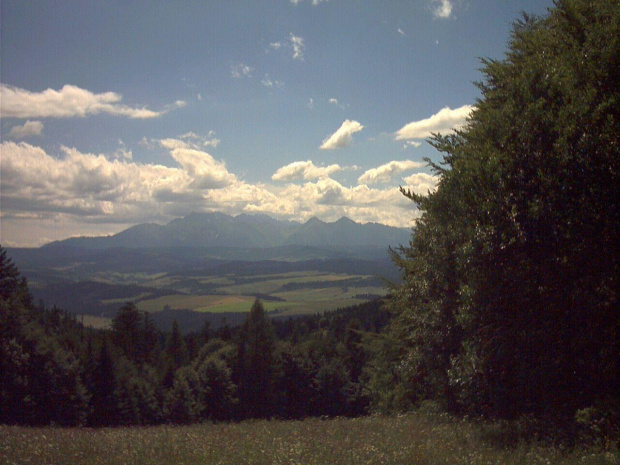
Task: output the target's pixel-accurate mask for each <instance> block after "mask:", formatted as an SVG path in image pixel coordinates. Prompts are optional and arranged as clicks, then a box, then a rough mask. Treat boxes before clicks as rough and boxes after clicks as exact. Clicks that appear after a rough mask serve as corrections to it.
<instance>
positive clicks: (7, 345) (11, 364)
mask: <svg viewBox="0 0 620 465" xmlns="http://www.w3.org/2000/svg"><path fill="white" fill-rule="evenodd" d="M0 286H1V289H0V291H1V295H0V373H2V376H0V422H2V423H9V424H28V425H42V424H48V423H51V422H54V423H57V424H61V425H77V424H82V423H83V422H84V421H85V419H86V416H87V413H88V393H87V391H86V389H85V388H84V385H83V384H82V380H81V378H80V374H81V370H80V364H79V360H78V359H77V357H76V356H75V355H74V354H73V353H71V352H70V351H68V350H66V349H65V348H64V347H63V344H62V342H63V340H62V338H61V337H60V335H59V334H58V332H56V331H55V329H56V328H54V327H48V328H46V327H44V326H43V325H42V324H41V323H40V321H39V320H38V318H37V317H38V316H39V315H37V314H36V313H35V309H34V308H33V306H32V299H31V297H30V294H29V291H28V287H27V284H26V280H25V279H24V278H22V277H21V275H20V273H19V271H18V270H17V268H16V267H15V265H14V264H13V263H12V262H11V260H10V259H7V257H6V252H5V250H4V249H1V248H0ZM43 319H44V320H45V319H46V318H43Z"/></svg>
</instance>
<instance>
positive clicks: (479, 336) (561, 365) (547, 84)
mask: <svg viewBox="0 0 620 465" xmlns="http://www.w3.org/2000/svg"><path fill="white" fill-rule="evenodd" d="M482 72H483V74H484V79H483V81H482V82H481V83H479V84H478V86H479V88H480V90H481V92H482V97H481V98H480V99H479V101H478V102H477V104H476V109H475V111H474V112H473V113H472V115H471V117H470V120H469V122H468V125H467V126H466V127H465V128H464V129H463V130H462V131H459V132H457V134H456V135H452V136H439V135H437V136H435V137H433V139H432V140H431V144H432V145H434V146H435V147H436V148H437V149H438V150H439V151H440V152H442V153H444V159H443V163H442V165H441V166H436V165H433V166H434V168H435V170H436V171H437V172H438V174H439V175H440V182H439V187H438V190H437V191H436V192H434V193H432V194H430V195H429V196H427V197H420V196H417V195H414V194H411V193H409V192H404V194H405V195H407V196H408V197H410V198H411V199H412V200H414V201H415V202H416V203H417V204H418V205H419V208H420V209H421V211H422V212H423V216H422V218H421V219H420V220H419V221H418V223H417V226H416V228H415V232H414V236H413V238H412V242H411V244H410V247H407V248H404V249H402V250H400V251H399V253H398V254H397V255H396V256H395V260H396V261H397V263H398V264H399V265H400V266H401V268H402V270H403V275H404V278H405V280H406V282H405V284H403V285H402V286H399V287H397V288H396V289H395V291H394V292H393V300H392V305H391V307H392V310H393V311H394V313H395V315H396V318H395V321H394V324H393V325H392V328H391V337H393V338H394V339H396V340H397V341H399V342H400V344H402V346H401V349H400V352H399V353H398V354H397V355H396V359H397V360H398V363H399V369H398V372H397V373H394V375H393V376H392V379H395V380H398V382H399V386H398V387H396V388H395V390H399V392H400V394H399V395H400V396H401V399H403V398H404V399H408V400H409V401H411V402H419V401H420V400H422V399H425V398H433V399H436V400H438V401H440V402H441V403H443V404H444V406H445V407H447V408H450V409H453V410H457V411H464V412H472V413H476V414H486V415H491V416H498V417H505V418H511V417H515V416H519V415H523V414H534V415H536V416H540V417H546V418H553V419H555V421H556V422H557V421H564V422H569V421H572V420H573V417H574V415H575V412H576V411H577V410H579V409H582V408H584V407H587V406H591V405H593V404H595V403H596V402H603V401H605V399H608V398H611V397H613V396H616V395H617V392H616V391H617V380H618V374H619V373H618V357H617V355H618V353H619V346H618V341H619V339H618V324H619V319H618V314H617V306H618V301H617V290H618V284H619V283H618V276H619V271H620V267H619V260H618V259H619V253H618V244H619V241H618V237H619V234H618V232H619V231H618V227H619V224H620V222H619V219H620V218H619V217H618V216H619V214H620V209H619V208H618V207H619V206H618V199H619V198H620V192H619V187H620V184H619V179H618V173H619V168H620V166H619V164H620V157H619V151H618V148H619V143H620V140H619V138H620V136H619V133H620V132H619V131H618V125H619V122H620V121H619V120H620V113H619V107H618V82H620V74H619V73H620V67H619V63H618V6H617V2H613V1H611V0H603V1H598V2H592V1H589V0H562V1H558V2H557V3H556V7H555V8H554V9H552V10H551V11H550V14H549V15H548V17H546V18H532V17H528V16H524V18H523V19H522V20H520V21H518V22H517V23H515V25H514V28H513V33H512V37H511V40H510V43H509V48H508V52H507V54H506V56H505V58H504V59H503V60H501V61H500V60H483V69H482ZM390 356H394V354H393V353H392V354H391V355H390ZM387 369H388V367H387V366H385V365H384V366H383V370H384V371H383V375H382V376H383V377H384V378H385V379H389V378H390V376H389V373H387V372H386V370H387ZM379 378H380V376H376V380H378V379H379Z"/></svg>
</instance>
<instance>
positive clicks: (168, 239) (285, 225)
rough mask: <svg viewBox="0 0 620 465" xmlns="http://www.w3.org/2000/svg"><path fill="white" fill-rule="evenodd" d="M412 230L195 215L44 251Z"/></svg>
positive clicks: (392, 240)
mask: <svg viewBox="0 0 620 465" xmlns="http://www.w3.org/2000/svg"><path fill="white" fill-rule="evenodd" d="M410 236H411V230H410V229H406V228H395V227H391V226H386V225H383V224H378V223H366V224H360V223H356V222H355V221H352V220H350V219H349V218H346V217H343V218H341V219H339V220H338V221H335V222H332V223H326V222H323V221H321V220H319V219H318V218H311V219H310V220H308V221H307V222H305V223H297V222H294V221H279V220H276V219H274V218H271V217H270V216H267V215H262V214H259V215H247V214H241V215H238V216H229V215H226V214H224V213H192V214H190V215H188V216H186V217H184V218H178V219H175V220H172V221H171V222H169V223H168V224H164V225H159V224H154V223H145V224H139V225H136V226H133V227H130V228H128V229H126V230H124V231H121V232H119V233H118V234H114V235H111V236H105V237H74V238H70V239H65V240H62V241H56V242H52V243H50V244H48V245H46V246H44V247H45V248H51V247H58V246H70V247H78V248H83V249H108V248H130V249H137V248H162V247H167V248H170V247H192V248H195V247H241V248H258V249H262V248H274V247H283V246H310V247H321V248H324V247H329V248H350V247H381V248H387V247H388V246H392V247H398V246H399V245H401V244H406V243H408V241H409V239H410Z"/></svg>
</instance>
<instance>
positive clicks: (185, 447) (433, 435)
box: [0, 414, 618, 465]
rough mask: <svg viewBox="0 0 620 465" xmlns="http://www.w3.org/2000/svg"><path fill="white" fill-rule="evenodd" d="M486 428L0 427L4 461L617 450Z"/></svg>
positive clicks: (471, 456)
mask: <svg viewBox="0 0 620 465" xmlns="http://www.w3.org/2000/svg"><path fill="white" fill-rule="evenodd" d="M489 428H491V427H489V426H484V425H477V424H474V423H471V422H465V421H458V420H455V419H452V418H450V417H448V416H442V415H429V414H412V415H405V416H399V417H366V418H357V419H341V418H339V419H333V420H320V419H308V420H304V421H286V422H285V421H248V422H243V423H238V424H218V425H210V424H205V425H195V426H184V427H181V426H177V427H173V426H158V427H147V428H106V429H61V428H22V427H8V426H0V463H2V464H7V465H9V464H11V465H13V464H75V465H79V464H89V465H98V464H115V465H122V464H127V465H130V464H131V465H134V464H157V465H164V464H175V465H179V464H338V465H344V464H356V465H358V464H560V465H561V464H613V463H616V460H617V456H618V451H617V446H614V448H613V449H612V451H611V452H609V451H607V452H605V451H600V450H595V449H589V450H586V449H580V448H576V449H573V450H570V451H567V450H562V449H559V448H555V447H545V446H543V445H541V444H537V443H517V444H514V445H512V446H500V445H498V444H497V443H496V442H494V441H490V440H489V437H490V435H491V434H492V431H490V430H489Z"/></svg>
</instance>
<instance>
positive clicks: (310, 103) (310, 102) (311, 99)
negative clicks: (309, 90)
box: [306, 98, 314, 110]
mask: <svg viewBox="0 0 620 465" xmlns="http://www.w3.org/2000/svg"><path fill="white" fill-rule="evenodd" d="M306 106H307V107H308V108H310V109H311V110H312V109H313V108H314V99H313V98H309V99H308V103H307V104H306Z"/></svg>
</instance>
